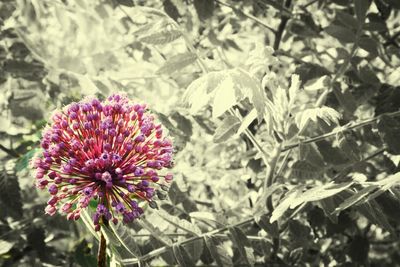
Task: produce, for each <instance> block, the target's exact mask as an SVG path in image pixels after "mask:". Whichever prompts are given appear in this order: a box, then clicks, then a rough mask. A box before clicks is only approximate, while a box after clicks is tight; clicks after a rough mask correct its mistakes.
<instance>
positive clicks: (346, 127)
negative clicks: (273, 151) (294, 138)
mask: <svg viewBox="0 0 400 267" xmlns="http://www.w3.org/2000/svg"><path fill="white" fill-rule="evenodd" d="M382 116H389V117H397V116H400V111H395V112H391V113H383V114H381V115H379V116H376V117H373V118H371V119H367V120H364V121H361V122H359V123H356V124H352V123H349V124H347V125H344V126H342V127H340V128H339V129H335V130H333V131H332V132H329V133H326V134H323V135H319V136H315V137H311V138H308V139H305V140H303V141H301V142H298V143H295V144H290V145H287V146H285V147H283V149H282V152H285V151H287V150H290V149H292V148H295V147H298V146H299V145H300V144H309V143H315V142H318V141H321V140H324V139H326V138H329V137H331V136H334V135H336V134H338V133H339V132H344V131H349V130H351V129H356V128H360V127H364V126H366V125H370V124H372V123H374V122H376V121H377V120H379V119H380V118H381V117H382Z"/></svg>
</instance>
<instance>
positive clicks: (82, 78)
mask: <svg viewBox="0 0 400 267" xmlns="http://www.w3.org/2000/svg"><path fill="white" fill-rule="evenodd" d="M75 77H76V78H77V79H78V82H79V85H80V87H81V93H82V94H83V95H94V94H96V93H98V92H99V88H97V86H96V85H95V84H94V82H93V81H92V80H91V79H90V78H89V77H88V76H86V75H80V74H75Z"/></svg>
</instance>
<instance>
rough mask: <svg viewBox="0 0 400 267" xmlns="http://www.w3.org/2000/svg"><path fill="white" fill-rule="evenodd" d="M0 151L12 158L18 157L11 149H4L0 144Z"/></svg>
mask: <svg viewBox="0 0 400 267" xmlns="http://www.w3.org/2000/svg"><path fill="white" fill-rule="evenodd" d="M0 150H2V151H4V152H6V153H7V154H8V155H10V156H11V157H13V158H19V157H20V155H19V154H18V153H17V152H16V151H15V150H13V149H9V148H6V147H5V146H3V145H2V144H0Z"/></svg>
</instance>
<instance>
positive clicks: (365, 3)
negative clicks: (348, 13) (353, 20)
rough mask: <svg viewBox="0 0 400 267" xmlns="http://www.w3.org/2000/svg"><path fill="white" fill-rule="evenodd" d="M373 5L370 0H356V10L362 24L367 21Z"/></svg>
mask: <svg viewBox="0 0 400 267" xmlns="http://www.w3.org/2000/svg"><path fill="white" fill-rule="evenodd" d="M370 5H371V1H370V0H354V11H355V13H356V16H357V19H358V21H359V22H360V23H361V24H362V23H364V21H365V17H366V15H367V11H368V9H369V6H370Z"/></svg>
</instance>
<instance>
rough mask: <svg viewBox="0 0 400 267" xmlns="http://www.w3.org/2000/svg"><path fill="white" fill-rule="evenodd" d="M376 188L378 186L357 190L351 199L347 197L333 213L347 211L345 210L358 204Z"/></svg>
mask: <svg viewBox="0 0 400 267" xmlns="http://www.w3.org/2000/svg"><path fill="white" fill-rule="evenodd" d="M377 188H379V186H377V185H370V186H367V187H365V188H363V189H361V190H359V191H358V192H356V193H354V194H353V195H352V196H351V197H349V198H347V199H346V200H345V201H343V202H342V203H341V204H340V205H339V207H337V208H336V209H335V211H334V213H336V214H338V213H339V212H341V211H342V210H345V209H347V208H349V207H351V206H354V205H356V204H358V203H359V202H360V201H362V200H363V199H365V197H366V196H367V195H369V194H370V193H371V192H372V191H374V190H376V189H377Z"/></svg>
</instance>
